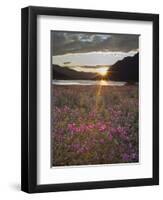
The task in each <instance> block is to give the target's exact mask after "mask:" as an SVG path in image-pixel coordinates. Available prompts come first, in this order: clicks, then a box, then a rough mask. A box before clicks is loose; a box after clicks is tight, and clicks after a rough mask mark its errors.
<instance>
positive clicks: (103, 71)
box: [98, 67, 108, 76]
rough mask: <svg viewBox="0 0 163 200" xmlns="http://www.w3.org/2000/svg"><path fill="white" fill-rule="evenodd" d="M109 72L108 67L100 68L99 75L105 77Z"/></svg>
mask: <svg viewBox="0 0 163 200" xmlns="http://www.w3.org/2000/svg"><path fill="white" fill-rule="evenodd" d="M107 72H108V69H107V68H106V67H103V68H100V69H98V73H99V74H100V75H101V76H105V75H106V74H107Z"/></svg>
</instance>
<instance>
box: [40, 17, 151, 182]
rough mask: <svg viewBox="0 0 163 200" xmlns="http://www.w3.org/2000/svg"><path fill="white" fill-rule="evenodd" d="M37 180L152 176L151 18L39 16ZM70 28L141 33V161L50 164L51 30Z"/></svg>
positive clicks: (92, 179)
mask: <svg viewBox="0 0 163 200" xmlns="http://www.w3.org/2000/svg"><path fill="white" fill-rule="evenodd" d="M37 24H38V27H37V65H38V66H37V67H38V77H37V78H38V84H37V85H38V88H37V91H38V93H37V95H38V98H37V99H38V102H37V110H38V113H37V119H38V121H37V124H38V126H37V130H38V132H37V137H38V141H37V146H38V149H37V152H38V155H37V158H38V160H37V166H38V169H37V172H38V173H37V177H38V178H37V183H38V184H55V183H69V182H86V181H102V180H122V179H136V178H151V177H152V22H142V21H129V20H106V19H91V18H73V17H57V16H42V15H41V16H38V18H37ZM51 30H68V31H85V32H101V33H127V34H129V33H130V34H140V35H141V36H140V40H139V48H140V61H139V62H140V67H139V69H140V73H139V78H140V81H139V84H140V85H139V103H140V105H139V120H140V122H141V123H140V125H139V134H140V135H141V137H140V147H141V148H140V157H141V162H140V164H127V165H126V164H124V165H119V164H117V165H102V166H84V167H63V168H55V167H54V168H51V165H50V134H51V133H50V87H51V86H50V63H51V60H50V31H51Z"/></svg>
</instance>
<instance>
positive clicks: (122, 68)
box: [108, 53, 139, 82]
mask: <svg viewBox="0 0 163 200" xmlns="http://www.w3.org/2000/svg"><path fill="white" fill-rule="evenodd" d="M108 72H109V80H114V81H136V82H138V80H139V53H137V54H135V55H134V56H129V57H125V58H124V59H123V60H120V61H117V62H116V63H115V64H114V65H112V66H111V67H110V68H109V70H108Z"/></svg>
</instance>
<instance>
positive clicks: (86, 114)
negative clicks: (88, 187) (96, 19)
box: [50, 30, 140, 167]
mask: <svg viewBox="0 0 163 200" xmlns="http://www.w3.org/2000/svg"><path fill="white" fill-rule="evenodd" d="M139 37H140V35H137V34H127V33H126V34H119V33H90V32H71V31H58V30H57V31H55V30H51V44H50V45H51V166H52V167H56V166H79V165H101V164H124V163H138V162H139Z"/></svg>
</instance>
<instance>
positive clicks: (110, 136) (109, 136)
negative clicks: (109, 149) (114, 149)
mask: <svg viewBox="0 0 163 200" xmlns="http://www.w3.org/2000/svg"><path fill="white" fill-rule="evenodd" d="M108 138H109V140H110V141H112V139H113V136H112V134H111V133H109V135H108Z"/></svg>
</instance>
